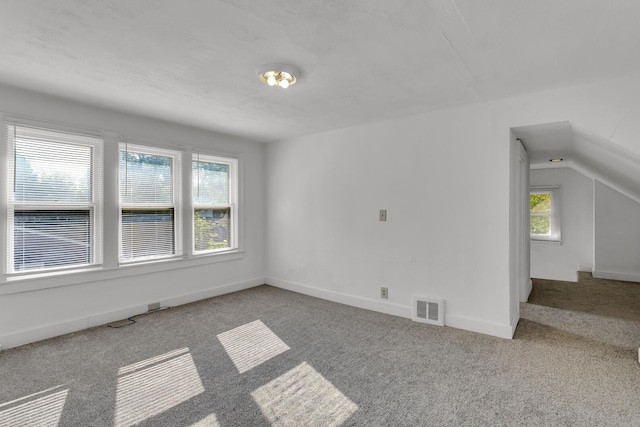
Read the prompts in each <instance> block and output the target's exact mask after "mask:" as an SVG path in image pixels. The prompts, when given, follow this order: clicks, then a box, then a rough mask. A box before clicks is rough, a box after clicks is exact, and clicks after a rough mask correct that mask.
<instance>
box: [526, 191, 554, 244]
mask: <svg viewBox="0 0 640 427" xmlns="http://www.w3.org/2000/svg"><path fill="white" fill-rule="evenodd" d="M529 210H530V214H531V222H530V227H531V239H532V240H549V241H558V242H559V241H560V187H536V188H532V189H531V192H530V195H529Z"/></svg>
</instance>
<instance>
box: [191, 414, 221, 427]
mask: <svg viewBox="0 0 640 427" xmlns="http://www.w3.org/2000/svg"><path fill="white" fill-rule="evenodd" d="M190 427H220V423H219V422H218V417H216V414H209V415H207V416H206V417H205V418H203V419H201V420H200V421H198V422H197V423H195V424H191V426H190Z"/></svg>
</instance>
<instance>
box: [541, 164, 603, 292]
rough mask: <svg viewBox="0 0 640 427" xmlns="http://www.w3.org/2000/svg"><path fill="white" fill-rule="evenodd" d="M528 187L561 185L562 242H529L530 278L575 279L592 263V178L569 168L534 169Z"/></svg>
mask: <svg viewBox="0 0 640 427" xmlns="http://www.w3.org/2000/svg"><path fill="white" fill-rule="evenodd" d="M530 186H531V187H539V186H560V187H561V190H560V191H561V196H560V197H561V201H562V205H561V214H562V217H561V224H560V227H561V230H562V242H561V243H557V242H545V241H536V240H532V241H531V277H536V278H541V279H551V280H565V281H571V282H575V281H576V272H577V271H578V267H579V266H582V268H583V269H584V270H585V271H591V269H592V266H593V180H592V179H591V178H589V177H587V176H585V175H583V174H581V173H579V172H577V171H575V170H573V169H570V168H553V169H534V170H531V173H530Z"/></svg>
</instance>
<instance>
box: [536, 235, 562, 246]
mask: <svg viewBox="0 0 640 427" xmlns="http://www.w3.org/2000/svg"><path fill="white" fill-rule="evenodd" d="M529 241H530V242H531V243H542V244H545V245H558V246H561V245H562V240H551V239H548V240H547V239H534V238H533V237H532V238H530V239H529Z"/></svg>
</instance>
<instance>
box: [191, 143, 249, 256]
mask: <svg viewBox="0 0 640 427" xmlns="http://www.w3.org/2000/svg"><path fill="white" fill-rule="evenodd" d="M237 165H238V163H237V160H236V159H230V158H223V157H214V156H205V155H201V154H194V155H193V158H192V163H191V171H192V183H193V184H192V187H191V189H192V200H193V237H194V238H193V243H194V248H193V251H194V253H195V254H201V253H207V252H214V251H222V250H229V249H235V248H237V247H238V244H237V209H236V199H237V185H236V184H237Z"/></svg>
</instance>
